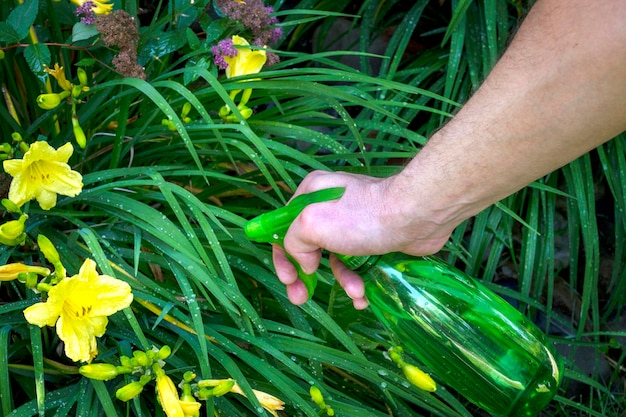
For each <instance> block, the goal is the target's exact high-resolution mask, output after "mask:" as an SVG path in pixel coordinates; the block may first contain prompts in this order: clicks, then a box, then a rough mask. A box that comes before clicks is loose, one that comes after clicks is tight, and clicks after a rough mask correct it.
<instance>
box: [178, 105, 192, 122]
mask: <svg viewBox="0 0 626 417" xmlns="http://www.w3.org/2000/svg"><path fill="white" fill-rule="evenodd" d="M190 111H191V103H190V102H186V103H185V104H183V110H182V111H181V112H180V118H181V119H184V118H185V117H187V115H188V114H189V112H190Z"/></svg>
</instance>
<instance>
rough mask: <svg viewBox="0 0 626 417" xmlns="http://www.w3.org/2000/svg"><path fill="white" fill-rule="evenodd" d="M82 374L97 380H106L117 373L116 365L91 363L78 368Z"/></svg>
mask: <svg viewBox="0 0 626 417" xmlns="http://www.w3.org/2000/svg"><path fill="white" fill-rule="evenodd" d="M78 372H80V374H81V375H82V376H85V377H87V378H91V379H97V380H99V381H108V380H109V379H113V378H115V377H116V376H118V375H119V372H118V367H117V366H115V365H112V364H110V363H92V364H89V365H83V366H81V367H80V368H79V369H78Z"/></svg>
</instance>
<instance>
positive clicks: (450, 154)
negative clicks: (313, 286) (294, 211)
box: [274, 0, 626, 308]
mask: <svg viewBox="0 0 626 417" xmlns="http://www.w3.org/2000/svg"><path fill="white" fill-rule="evenodd" d="M625 21H626V2H623V1H621V0H606V1H603V2H589V1H584V0H574V1H569V2H563V1H559V0H540V1H538V2H537V4H536V5H535V6H534V7H533V9H532V10H531V12H530V13H529V15H528V16H527V18H526V20H525V21H524V23H523V24H522V25H521V27H520V30H519V31H518V33H517V34H516V36H515V38H514V40H513V42H512V43H511V45H510V47H509V48H508V49H507V51H506V53H505V54H504V55H503V56H502V58H501V59H500V60H499V61H498V63H497V65H496V66H495V67H494V69H493V70H492V72H491V73H490V74H489V76H488V77H487V79H486V80H485V82H484V83H483V85H482V86H481V87H480V88H479V89H478V91H477V92H476V94H474V96H473V97H472V98H471V99H470V100H469V101H468V102H467V103H466V104H465V105H464V106H463V108H462V109H461V110H460V111H459V112H458V114H457V115H456V116H455V117H454V118H453V119H452V120H451V121H450V122H449V123H448V124H447V125H446V126H444V127H443V128H442V129H441V130H440V131H439V132H437V133H436V134H434V135H433V136H432V138H430V140H429V141H428V143H427V145H426V146H424V148H423V149H422V150H421V151H420V152H419V153H418V154H417V155H416V156H415V157H414V158H413V160H412V161H411V162H410V163H409V164H408V165H407V166H406V167H405V168H404V169H403V170H402V171H401V172H400V173H399V174H397V175H394V176H392V177H389V178H386V179H375V178H371V177H365V176H355V175H349V174H345V173H325V172H324V173H322V172H314V173H311V174H310V175H308V176H307V177H306V178H305V179H304V181H303V182H302V184H301V185H300V187H299V188H298V190H297V193H298V194H299V193H306V192H311V191H314V190H317V189H320V188H327V187H337V186H344V187H346V192H345V194H344V196H343V197H342V198H341V199H340V200H338V201H332V202H328V203H321V204H315V205H312V206H310V207H307V208H306V209H305V210H304V211H303V212H302V214H301V215H300V216H299V217H298V218H297V219H296V220H295V221H294V223H293V224H292V226H291V228H290V229H289V231H288V233H287V235H286V237H285V241H284V242H285V249H286V250H287V251H288V252H289V253H290V254H291V255H292V256H293V258H294V259H295V261H296V262H298V263H299V264H300V265H301V266H302V268H303V269H304V270H305V271H306V272H308V273H310V272H312V271H314V270H315V269H316V268H317V266H318V264H319V260H320V248H324V249H327V250H329V251H331V252H337V253H343V254H347V255H363V254H380V253H386V252H392V251H400V252H405V253H408V254H411V255H426V254H430V253H434V252H436V251H437V250H439V249H440V248H441V247H442V246H443V245H444V244H445V242H446V241H447V239H448V238H449V236H450V234H451V233H452V231H453V230H454V228H455V227H456V226H457V225H458V224H460V223H461V222H462V221H464V220H466V219H468V218H470V217H472V216H474V215H475V214H477V213H478V212H480V211H481V210H483V209H484V208H485V207H488V206H489V205H491V204H493V203H494V202H496V201H498V200H500V199H502V198H504V197H506V196H507V195H510V194H511V193H513V192H515V191H517V190H519V189H520V188H522V187H524V186H525V185H527V184H528V183H530V182H532V181H533V180H535V179H537V178H539V177H541V176H543V175H545V174H547V173H549V172H551V171H553V170H555V169H557V168H559V167H561V166H563V165H565V164H567V163H568V162H570V161H572V160H574V159H575V158H577V157H578V156H580V155H582V154H584V153H586V152H588V151H589V150H591V149H593V148H595V147H596V146H598V145H600V144H601V143H603V142H605V141H607V140H609V139H611V138H612V137H614V136H615V135H617V134H618V133H620V132H622V131H624V130H625V129H626V114H625V113H624V112H625V110H624V109H626V25H624V22H625ZM274 264H275V267H276V271H277V274H278V276H279V278H280V280H281V282H283V283H284V284H286V285H287V292H288V295H289V298H290V300H291V301H292V302H294V303H296V304H300V303H302V302H304V301H306V299H307V294H306V290H305V289H304V287H303V285H302V284H301V283H300V282H299V281H298V280H297V278H296V276H295V273H294V269H293V267H292V266H291V265H290V264H289V263H288V261H287V260H286V259H285V257H284V255H283V254H282V252H281V251H280V250H279V249H276V250H275V253H274ZM331 266H332V267H333V272H334V273H335V275H336V276H337V278H338V280H339V282H340V283H341V284H342V285H343V286H344V288H345V289H346V292H347V293H348V295H350V296H351V297H352V298H353V299H354V300H355V307H357V308H362V307H364V306H365V305H367V304H366V302H365V300H364V299H363V295H362V294H363V289H362V287H363V284H362V282H361V281H360V279H359V278H358V277H357V276H356V275H355V274H354V273H352V272H350V271H347V270H346V269H345V268H343V267H342V266H341V265H340V264H338V262H336V261H335V260H331Z"/></svg>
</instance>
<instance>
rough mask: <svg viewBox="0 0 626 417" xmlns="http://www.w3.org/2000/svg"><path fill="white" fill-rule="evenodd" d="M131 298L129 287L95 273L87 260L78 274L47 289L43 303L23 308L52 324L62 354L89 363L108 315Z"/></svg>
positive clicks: (34, 317) (28, 315)
mask: <svg viewBox="0 0 626 417" xmlns="http://www.w3.org/2000/svg"><path fill="white" fill-rule="evenodd" d="M132 300H133V295H132V293H131V289H130V286H129V285H128V284H127V283H125V282H124V281H120V280H118V279H116V278H113V277H110V276H107V275H98V273H97V271H96V263H95V262H94V261H93V260H91V259H87V260H85V262H84V263H83V266H82V267H81V268H80V271H79V273H78V275H74V276H73V277H71V278H65V279H63V280H61V282H59V283H58V284H57V285H55V286H54V287H52V289H50V291H49V292H48V299H47V300H46V302H43V303H37V304H35V305H33V306H31V307H29V308H27V309H26V310H25V311H24V315H25V316H26V319H27V320H28V321H29V322H30V323H33V324H36V325H38V326H40V327H41V326H54V325H55V323H56V329H57V334H58V335H59V338H61V340H63V342H64V343H65V354H66V355H67V356H68V357H69V358H70V359H72V360H73V361H75V362H79V361H84V362H90V361H91V360H92V359H93V358H94V357H95V356H96V355H97V353H98V346H97V342H96V337H100V336H102V335H103V334H104V332H105V331H106V326H107V324H108V321H109V320H108V316H110V315H111V314H114V313H115V312H117V311H119V310H121V309H124V308H126V307H128V306H129V305H130V303H131V302H132Z"/></svg>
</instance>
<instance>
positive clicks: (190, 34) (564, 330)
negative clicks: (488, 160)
mask: <svg viewBox="0 0 626 417" xmlns="http://www.w3.org/2000/svg"><path fill="white" fill-rule="evenodd" d="M233 1H234V0H233ZM113 4H114V10H125V11H126V12H128V14H129V15H130V16H134V17H135V21H136V22H137V24H138V29H139V30H138V37H137V38H136V39H134V40H135V41H136V46H137V50H136V51H137V54H136V62H137V63H138V64H139V66H140V67H142V68H143V71H144V72H145V79H142V78H137V77H128V76H123V75H121V74H120V73H119V72H118V71H116V69H115V68H114V64H113V59H114V57H115V56H116V55H118V54H119V52H120V47H119V46H115V45H112V46H106V45H104V43H103V41H102V38H101V36H100V34H99V33H98V32H97V30H96V29H94V27H93V26H91V25H86V24H84V23H79V20H80V19H79V17H77V16H76V15H75V13H74V10H75V8H76V6H75V5H74V4H71V3H70V2H69V1H59V2H56V1H50V0H24V1H4V2H2V4H1V5H0V16H1V19H0V21H2V22H3V23H0V45H1V49H2V52H3V53H4V57H3V59H2V60H1V61H0V74H1V75H0V77H1V82H2V92H3V100H2V105H0V118H1V120H2V122H1V123H0V129H1V133H2V136H1V138H2V139H0V140H1V141H4V142H6V143H7V144H8V148H7V147H6V146H5V148H4V149H5V150H7V157H8V156H9V155H13V152H16V155H17V154H19V144H18V143H16V142H13V141H12V140H11V138H12V135H14V133H15V132H18V133H19V134H20V136H21V137H22V138H23V140H24V141H25V142H27V143H32V142H34V141H39V140H45V141H47V142H48V143H50V144H51V145H52V146H54V147H55V148H58V147H59V146H61V145H63V144H64V143H67V142H71V143H73V144H74V154H73V156H72V159H71V160H70V164H71V166H72V169H74V170H76V171H78V172H80V173H81V174H82V176H83V183H84V186H83V190H82V192H81V193H80V194H79V195H77V196H76V197H62V196H59V197H60V198H59V201H58V203H57V204H56V207H54V208H52V209H51V210H48V211H46V210H42V209H41V208H40V207H39V205H38V203H36V202H35V201H32V202H30V203H27V206H26V207H27V208H28V215H29V218H28V220H27V222H26V230H25V232H26V235H27V238H26V240H25V242H24V244H23V245H17V246H6V245H2V247H0V264H7V263H10V262H24V263H26V264H29V265H38V264H43V265H46V264H47V261H46V259H45V258H44V257H43V256H42V255H41V253H40V251H39V250H38V247H37V236H38V235H40V234H43V235H45V236H47V237H48V238H49V239H50V240H51V241H52V242H53V244H54V245H55V247H56V248H57V250H58V251H59V253H60V255H61V261H62V263H63V264H64V265H65V268H66V269H67V270H68V275H74V274H76V273H77V272H78V269H79V267H80V265H81V264H82V263H83V261H84V259H85V258H92V259H94V260H95V261H96V262H97V265H98V269H99V271H101V272H102V273H103V274H106V275H110V276H114V277H116V278H118V279H121V280H123V281H126V282H127V283H128V284H130V286H131V287H132V291H133V294H134V302H133V304H132V305H131V307H130V308H127V309H124V310H123V311H121V312H119V313H117V314H115V315H113V316H111V317H110V322H109V325H108V327H107V332H106V334H105V335H104V336H103V337H101V338H99V339H98V351H99V353H98V356H97V357H96V359H95V361H94V363H114V364H118V363H119V358H120V356H121V355H126V356H132V351H133V350H137V349H139V350H149V349H150V348H151V347H152V346H156V347H157V348H160V347H162V346H163V345H168V346H170V347H171V348H172V354H171V356H170V357H169V358H168V359H167V365H166V366H164V370H165V371H166V373H167V374H168V375H169V376H170V377H171V378H172V379H173V380H174V381H175V382H176V383H178V381H180V380H181V378H182V375H183V373H184V372H187V371H192V372H194V373H196V374H197V375H198V376H199V377H200V378H204V379H209V378H214V379H222V378H233V379H235V380H236V381H237V383H238V384H239V385H240V386H241V389H242V390H243V392H244V393H245V394H246V396H242V395H234V394H228V395H223V396H219V397H216V398H214V399H210V400H208V401H204V402H203V403H202V404H203V406H202V409H201V415H220V416H221V415H228V416H250V415H258V416H263V415H267V411H266V410H264V408H263V407H262V404H261V403H260V402H259V399H258V398H257V397H256V396H255V395H254V394H253V391H252V389H256V390H260V391H264V392H266V393H269V394H272V395H274V396H276V397H278V398H280V399H281V400H282V401H284V402H285V410H284V411H277V413H278V414H277V415H280V416H296V415H303V416H315V415H319V414H320V413H322V414H325V413H326V411H325V410H320V409H319V407H318V405H316V403H315V402H313V401H312V399H311V396H310V394H309V388H310V387H311V386H312V385H315V386H316V387H318V388H319V389H320V391H321V393H322V394H323V396H324V400H325V402H326V404H327V405H328V406H330V407H332V409H333V410H334V413H335V415H337V416H431V415H432V416H472V415H481V414H480V411H479V410H477V409H475V408H473V406H471V405H470V404H466V403H465V402H464V401H463V399H462V398H457V397H456V396H455V394H454V393H453V392H451V391H449V390H446V389H445V387H440V388H439V389H438V390H437V391H436V393H427V392H424V391H420V390H419V389H417V388H416V387H414V386H412V385H410V384H408V383H407V382H406V380H405V379H404V377H403V376H402V373H401V371H400V370H399V369H398V367H397V366H396V365H395V364H394V363H393V362H392V361H390V360H389V359H388V356H387V355H386V354H385V352H386V351H387V349H389V348H390V347H392V346H394V341H393V339H392V336H391V335H389V334H387V333H386V332H385V330H384V329H382V328H381V327H380V325H379V324H378V323H377V322H376V321H375V320H374V318H373V316H372V315H371V314H370V312H368V311H365V312H358V313H357V312H356V311H354V310H353V309H352V308H351V303H350V300H348V299H347V298H346V296H345V295H344V294H343V293H342V291H340V290H339V289H338V287H337V286H336V285H335V284H334V282H333V279H332V277H331V275H330V274H329V273H328V271H327V268H323V270H322V271H321V272H320V277H319V279H320V285H319V287H318V290H317V293H316V294H315V297H314V299H313V300H312V301H311V302H309V303H307V304H305V305H304V306H302V307H296V306H293V305H291V304H290V303H289V302H288V301H287V299H286V297H285V293H284V288H283V286H282V285H281V284H280V283H279V282H278V280H277V279H276V278H275V276H274V273H273V270H272V266H271V254H270V248H269V247H268V246H264V245H257V244H253V243H251V242H249V241H248V240H247V239H246V238H245V236H244V234H243V231H242V226H243V225H244V223H245V221H246V220H247V219H249V218H251V217H253V216H255V215H258V214H260V213H262V212H265V211H267V210H270V209H271V208H275V207H279V206H282V205H284V203H285V202H286V201H287V200H288V199H289V197H290V195H291V193H292V191H293V190H295V188H296V186H297V184H298V183H299V181H300V180H301V179H302V178H303V177H304V176H305V175H306V174H307V172H309V171H310V170H312V169H324V170H346V171H350V172H360V173H366V174H370V175H390V174H391V173H392V172H394V171H395V170H396V169H398V167H399V166H401V164H402V163H403V162H404V161H406V160H407V159H408V158H410V157H411V156H412V155H414V154H415V153H416V152H418V151H419V149H420V147H421V146H422V145H423V144H424V143H425V142H426V138H428V137H429V135H430V134H431V133H432V132H433V131H434V130H436V129H437V128H438V127H439V126H441V124H442V123H444V122H445V121H446V120H448V119H449V117H450V116H451V114H452V113H454V111H455V110H456V109H457V108H458V106H459V104H461V103H463V102H464V101H465V100H466V99H467V98H468V96H469V95H470V94H471V93H472V91H474V90H475V89H476V88H477V87H478V85H479V84H480V82H481V80H482V79H483V78H484V77H485V75H486V74H487V73H488V71H489V69H490V68H491V67H492V66H493V64H494V63H495V61H496V60H497V58H498V56H499V55H500V54H501V52H502V51H503V50H504V48H505V47H506V44H507V41H508V40H509V39H510V37H511V35H512V34H513V33H514V31H515V29H516V27H517V26H518V25H519V23H520V21H521V20H522V19H523V17H524V15H525V13H526V12H527V10H528V7H529V6H530V5H529V4H527V2H524V1H498V0H451V1H448V0H442V1H425V0H418V1H415V2H399V1H394V0H364V1H360V2H353V1H347V0H332V1H328V0H302V1H286V0H276V1H267V2H266V4H267V5H268V6H273V10H274V13H273V16H275V17H276V18H277V19H278V21H279V23H278V24H277V25H276V27H280V28H281V30H282V32H283V36H282V39H281V40H280V42H277V43H276V44H273V45H268V47H269V48H270V49H271V50H272V51H273V53H275V54H276V55H277V56H278V57H279V58H280V62H278V63H276V64H274V65H271V66H268V65H266V66H265V67H264V68H263V69H262V71H261V72H260V73H258V74H254V75H248V76H243V77H240V78H234V79H232V78H231V79H227V78H226V77H225V76H224V73H223V71H221V70H219V69H218V68H217V67H216V65H215V64H214V63H213V55H212V52H211V48H212V47H213V46H215V45H217V43H218V42H219V41H221V40H223V39H226V38H229V37H231V36H232V35H235V34H239V33H240V32H241V31H242V27H241V24H240V23H238V22H237V21H236V20H232V19H229V18H228V17H227V16H225V15H224V13H223V11H221V10H220V9H219V8H218V7H216V5H215V4H214V3H213V2H211V1H207V0H196V1H183V0H171V1H155V2H142V1H134V0H118V1H115V2H113ZM338 28H344V29H341V30H340V29H338ZM31 30H32V31H34V32H31ZM338 30H339V32H338ZM33 33H34V34H35V35H36V36H33ZM333 40H338V41H339V42H341V44H340V45H339V46H337V44H334V42H332V41H333ZM374 46H376V49H375V50H372V49H371V47H374ZM55 63H59V64H60V65H62V66H63V67H64V72H65V74H66V76H67V78H68V79H69V80H70V81H72V80H73V81H72V82H74V83H76V84H77V81H76V80H77V69H78V68H82V69H83V70H84V71H85V73H86V74H87V77H88V84H87V85H88V87H89V89H88V91H82V92H81V93H80V96H79V100H78V102H77V103H76V105H75V111H74V110H73V109H72V106H71V105H70V104H69V102H66V101H64V102H62V103H61V104H60V105H59V106H56V107H54V108H53V109H51V110H47V109H42V108H41V107H39V106H38V105H37V97H38V96H39V95H40V94H42V93H50V92H59V91H60V88H59V86H58V85H57V84H56V81H55V79H54V78H52V77H50V76H49V75H48V74H46V73H45V72H44V65H46V66H49V67H53V65H54V64H55ZM244 79H245V80H246V81H245V86H246V88H252V95H251V98H250V101H249V102H248V107H249V108H250V109H252V111H253V112H252V115H251V116H250V117H249V118H247V119H246V118H245V117H244V116H242V115H241V114H239V115H238V116H241V117H235V118H231V119H223V118H222V117H220V115H219V111H220V108H222V107H223V106H224V105H225V104H227V105H230V107H231V108H234V107H235V104H236V103H234V102H233V100H232V99H231V96H230V93H231V92H233V91H234V90H238V89H241V88H242V82H243V80H244ZM186 103H190V105H191V108H190V110H189V112H188V114H186V115H181V112H182V111H183V106H185V104H186ZM187 106H189V105H187ZM73 114H75V116H76V118H77V121H78V123H79V125H80V126H81V128H82V130H83V131H84V133H85V136H86V146H85V147H84V148H81V147H80V146H78V144H77V143H76V142H75V133H74V132H75V130H74V125H73V124H72V115H73ZM235 115H236V116H237V112H236V111H235ZM624 146H625V141H624V136H620V137H618V138H615V139H614V140H613V141H611V142H609V143H607V144H605V145H603V146H602V147H600V148H599V149H597V150H596V151H593V152H592V153H590V154H588V155H585V156H583V157H581V158H580V159H578V160H576V161H574V162H572V163H571V164H570V165H568V166H566V167H564V168H563V169H560V170H558V171H556V172H554V173H552V174H550V175H548V176H547V177H545V178H543V179H541V180H539V181H537V182H535V183H533V184H531V185H530V186H529V187H527V188H525V189H523V190H521V191H520V192H518V193H516V194H515V195H512V196H510V197H508V198H507V199H505V200H503V201H502V202H500V203H498V204H496V205H495V206H493V207H491V208H489V209H487V210H485V211H484V212H482V213H480V214H479V215H478V216H477V217H476V218H474V219H472V220H470V221H468V222H466V223H464V224H463V225H461V226H460V227H459V228H458V229H457V230H456V231H455V233H454V235H453V237H452V239H451V241H450V242H449V244H448V245H447V246H446V250H445V251H444V252H443V253H442V254H441V255H442V256H443V257H444V258H445V259H446V260H447V261H448V262H450V263H454V264H456V265H457V266H459V267H461V268H462V269H464V270H465V271H467V272H468V273H470V274H471V275H473V276H475V277H478V278H480V279H482V280H484V281H485V282H486V283H487V284H488V285H489V286H490V287H492V288H494V289H495V290H496V291H497V292H499V293H501V294H503V295H505V296H507V297H509V299H510V300H511V301H512V302H517V303H518V306H519V308H520V309H523V310H524V311H525V312H527V314H529V315H530V316H532V317H533V318H534V319H535V321H536V322H537V323H538V324H540V325H541V326H542V327H543V328H544V330H546V331H547V332H549V333H550V334H551V337H552V339H553V340H554V341H555V342H556V344H557V346H558V347H559V350H561V351H562V352H563V353H564V354H565V355H566V368H567V372H566V378H565V381H564V384H563V386H562V388H561V391H560V393H559V395H558V396H557V398H556V399H555V401H553V403H552V404H551V405H550V407H549V408H548V409H547V410H546V411H545V412H544V415H546V416H548V415H549V416H576V415H580V416H583V415H584V416H618V415H623V414H622V413H623V412H624V409H625V407H624V391H625V390H624V386H625V380H624V359H625V355H626V353H625V352H626V351H625V350H624V345H625V344H626V332H625V330H624V325H623V324H622V323H623V322H624V319H623V317H624V316H623V313H624V311H623V310H624V304H625V301H626V300H625V299H626V279H625V278H624V275H625V273H626V272H625V270H624V265H626V252H625V250H624V249H625V248H624V243H623V242H624V241H625V232H626V210H625V208H626V199H625V197H626V157H625V156H626V154H625V152H624ZM9 148H10V149H12V150H10V151H9ZM10 181H11V178H10V177H9V176H8V175H6V174H3V177H2V190H1V191H2V193H3V197H6V190H7V189H8V186H9V184H10ZM3 216H4V219H3V222H5V221H9V220H12V219H14V218H15V215H14V214H12V213H9V212H8V211H7V212H5V213H4V215H3ZM37 301H39V298H38V295H37V294H35V293H34V292H33V291H31V290H29V289H26V288H25V287H24V286H23V285H22V284H20V283H19V282H18V281H9V282H3V283H2V285H1V286H0V317H1V318H0V381H1V383H0V415H1V416H14V417H18V416H19V417H23V416H31V415H38V414H39V415H77V416H100V415H106V416H116V415H133V416H135V415H137V416H152V415H155V416H159V415H164V412H163V410H162V408H161V407H160V406H158V405H157V402H156V401H157V400H156V396H155V394H154V390H145V391H144V392H143V393H142V394H141V395H139V396H138V397H136V398H134V399H133V400H131V401H128V402H122V401H119V400H117V399H116V398H115V392H116V390H117V389H118V388H120V387H121V386H123V385H124V384H125V383H127V382H128V381H130V380H131V379H132V376H130V375H125V376H119V377H117V378H113V379H111V380H110V381H106V382H104V381H98V380H92V379H89V378H85V377H83V376H81V375H80V374H79V373H78V367H79V364H76V363H74V362H72V361H71V360H69V359H68V358H67V357H65V355H64V354H63V349H62V348H60V343H59V339H58V336H57V335H56V333H55V331H54V329H53V328H50V327H44V328H41V329H40V328H39V327H37V326H32V325H29V324H28V323H27V322H26V320H25V318H24V314H23V310H24V309H25V308H26V307H28V306H30V305H32V304H34V303H35V302H37ZM409 359H410V357H409ZM410 360H412V359H410ZM418 365H419V364H418ZM434 377H435V378H436V375H435V376H434Z"/></svg>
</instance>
